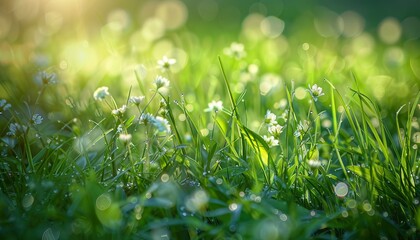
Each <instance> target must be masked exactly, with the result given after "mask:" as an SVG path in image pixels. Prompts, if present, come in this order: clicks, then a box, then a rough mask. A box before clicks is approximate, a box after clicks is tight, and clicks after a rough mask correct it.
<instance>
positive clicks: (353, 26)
mask: <svg viewBox="0 0 420 240" xmlns="http://www.w3.org/2000/svg"><path fill="white" fill-rule="evenodd" d="M341 18H342V19H343V35H344V36H345V37H355V36H358V35H360V34H361V33H362V32H363V30H364V28H365V19H364V18H363V17H362V16H360V15H359V14H358V13H356V12H353V11H346V12H344V13H342V14H341Z"/></svg>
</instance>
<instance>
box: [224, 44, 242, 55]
mask: <svg viewBox="0 0 420 240" xmlns="http://www.w3.org/2000/svg"><path fill="white" fill-rule="evenodd" d="M223 52H224V53H225V54H226V55H228V56H231V57H235V58H236V59H241V58H244V57H245V56H246V52H245V47H244V45H243V44H242V43H237V42H233V43H231V44H230V46H229V47H228V48H225V49H224V50H223Z"/></svg>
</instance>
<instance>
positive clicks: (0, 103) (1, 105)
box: [0, 99, 12, 115]
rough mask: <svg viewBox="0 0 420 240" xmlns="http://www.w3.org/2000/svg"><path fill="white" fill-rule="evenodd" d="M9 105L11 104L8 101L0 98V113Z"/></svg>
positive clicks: (9, 106)
mask: <svg viewBox="0 0 420 240" xmlns="http://www.w3.org/2000/svg"><path fill="white" fill-rule="evenodd" d="M11 107H12V105H11V104H10V103H7V101H6V100H5V99H0V115H1V114H2V113H3V112H4V111H7V110H8V109H9V108H11Z"/></svg>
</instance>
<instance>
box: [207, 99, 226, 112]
mask: <svg viewBox="0 0 420 240" xmlns="http://www.w3.org/2000/svg"><path fill="white" fill-rule="evenodd" d="M208 106H209V107H208V108H206V109H205V110H204V111H206V112H218V111H221V110H223V102H222V101H215V100H213V101H211V102H210V103H209V104H208Z"/></svg>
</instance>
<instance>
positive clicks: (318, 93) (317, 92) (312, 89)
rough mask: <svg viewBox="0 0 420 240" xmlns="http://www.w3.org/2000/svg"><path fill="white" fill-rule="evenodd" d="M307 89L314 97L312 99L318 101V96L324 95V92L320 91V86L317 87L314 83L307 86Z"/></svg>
mask: <svg viewBox="0 0 420 240" xmlns="http://www.w3.org/2000/svg"><path fill="white" fill-rule="evenodd" d="M309 91H310V93H311V95H312V97H313V98H314V101H318V98H319V97H321V96H324V95H325V94H324V93H323V92H322V88H321V87H318V85H317V84H314V85H312V87H311V86H309Z"/></svg>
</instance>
